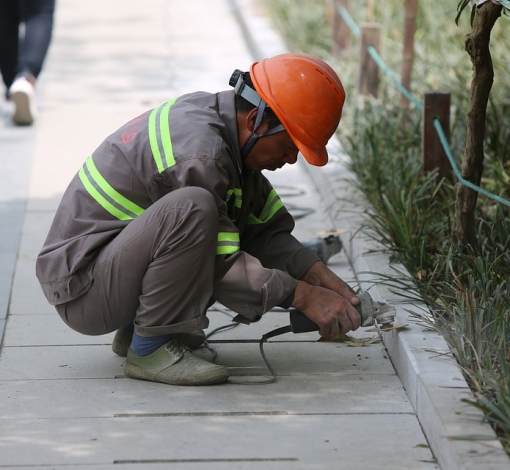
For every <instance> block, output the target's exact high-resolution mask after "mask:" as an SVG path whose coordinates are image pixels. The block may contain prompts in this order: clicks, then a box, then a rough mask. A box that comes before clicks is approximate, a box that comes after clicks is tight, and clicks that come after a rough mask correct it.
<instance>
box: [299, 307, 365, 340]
mask: <svg viewBox="0 0 510 470" xmlns="http://www.w3.org/2000/svg"><path fill="white" fill-rule="evenodd" d="M354 308H355V309H356V310H357V311H358V312H359V314H360V315H361V304H359V305H355V306H354ZM289 320H290V328H291V330H292V333H308V332H309V331H319V329H320V328H319V325H317V323H314V322H313V321H312V320H310V319H309V318H308V317H307V316H306V315H305V314H304V313H303V312H302V311H301V310H297V309H292V310H291V311H290V313H289Z"/></svg>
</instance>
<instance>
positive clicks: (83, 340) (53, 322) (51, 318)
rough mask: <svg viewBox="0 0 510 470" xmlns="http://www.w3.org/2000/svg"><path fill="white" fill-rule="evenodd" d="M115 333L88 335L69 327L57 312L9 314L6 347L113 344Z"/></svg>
mask: <svg viewBox="0 0 510 470" xmlns="http://www.w3.org/2000/svg"><path fill="white" fill-rule="evenodd" d="M113 336H114V333H110V334H108V335H102V336H86V335H82V334H80V333H77V332H76V331H74V330H72V329H71V328H69V327H68V326H67V325H66V324H65V323H64V322H63V321H62V319H61V318H60V317H59V316H58V314H57V312H56V311H55V310H53V314H51V315H50V314H31V315H9V319H8V322H7V328H6V334H5V341H4V347H5V348H10V347H25V346H55V345H58V346H76V345H91V344H100V345H111V343H112V341H113Z"/></svg>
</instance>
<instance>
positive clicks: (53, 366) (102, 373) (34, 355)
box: [0, 345, 125, 381]
mask: <svg viewBox="0 0 510 470" xmlns="http://www.w3.org/2000/svg"><path fill="white" fill-rule="evenodd" d="M124 361H125V359H124V358H121V357H119V356H116V355H115V354H113V353H112V352H111V348H110V346H109V345H90V346H60V345H58V346H33V347H15V348H7V347H5V348H3V350H2V356H1V357H0V381H2V380H8V381H9V380H22V379H32V380H44V379H46V380H54V379H83V378H93V379H99V378H115V377H116V376H121V377H123V376H124V370H123V367H122V366H123V363H124Z"/></svg>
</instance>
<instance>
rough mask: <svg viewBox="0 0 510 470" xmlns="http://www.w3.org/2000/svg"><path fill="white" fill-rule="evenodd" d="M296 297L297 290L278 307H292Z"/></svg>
mask: <svg viewBox="0 0 510 470" xmlns="http://www.w3.org/2000/svg"><path fill="white" fill-rule="evenodd" d="M295 295H296V289H294V290H293V291H292V292H291V293H290V295H289V296H288V297H287V298H286V299H284V300H283V301H282V302H280V303H279V304H278V307H281V308H290V307H292V302H294V296H295Z"/></svg>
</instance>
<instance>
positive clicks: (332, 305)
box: [292, 281, 361, 338]
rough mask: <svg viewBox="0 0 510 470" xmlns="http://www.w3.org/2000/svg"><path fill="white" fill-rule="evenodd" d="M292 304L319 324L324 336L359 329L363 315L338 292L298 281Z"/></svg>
mask: <svg viewBox="0 0 510 470" xmlns="http://www.w3.org/2000/svg"><path fill="white" fill-rule="evenodd" d="M292 306H293V307H295V308H297V309H298V310H301V311H302V312H303V313H304V314H305V315H306V316H307V317H308V318H309V319H310V320H312V321H313V322H314V323H316V324H317V325H318V326H319V329H320V330H319V333H320V335H321V336H322V337H324V338H331V337H332V336H335V335H337V334H338V333H344V334H345V333H348V332H349V331H354V330H357V329H358V328H359V326H360V324H361V316H360V314H359V313H358V311H357V310H356V309H355V308H354V306H353V305H352V303H351V302H350V301H349V300H347V299H346V298H345V297H343V296H341V295H340V294H338V293H337V292H334V291H332V290H329V289H325V288H324V287H320V286H312V285H310V284H308V283H306V282H303V281H298V285H297V287H296V292H295V295H294V301H293V303H292Z"/></svg>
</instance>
